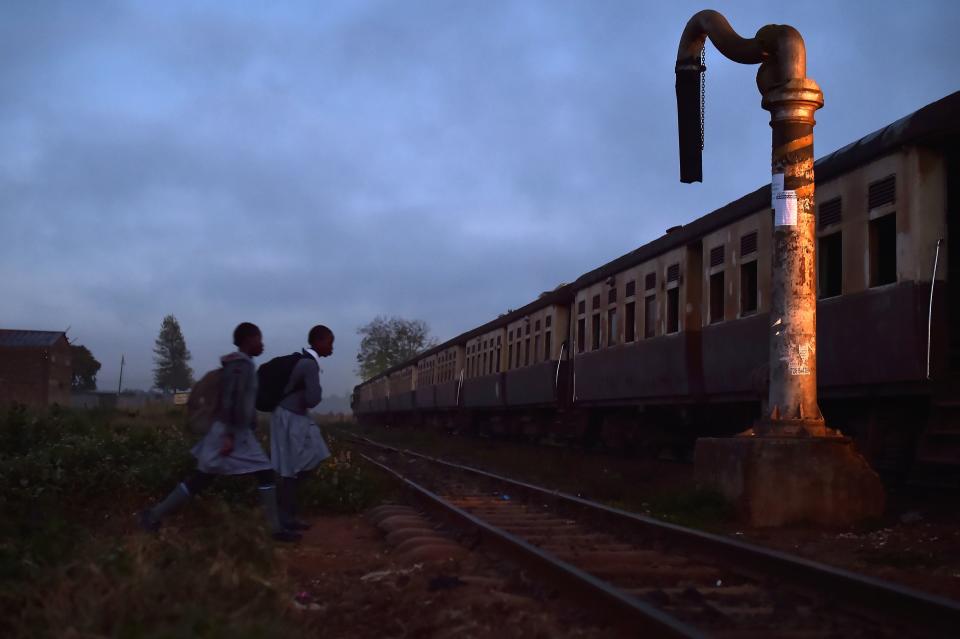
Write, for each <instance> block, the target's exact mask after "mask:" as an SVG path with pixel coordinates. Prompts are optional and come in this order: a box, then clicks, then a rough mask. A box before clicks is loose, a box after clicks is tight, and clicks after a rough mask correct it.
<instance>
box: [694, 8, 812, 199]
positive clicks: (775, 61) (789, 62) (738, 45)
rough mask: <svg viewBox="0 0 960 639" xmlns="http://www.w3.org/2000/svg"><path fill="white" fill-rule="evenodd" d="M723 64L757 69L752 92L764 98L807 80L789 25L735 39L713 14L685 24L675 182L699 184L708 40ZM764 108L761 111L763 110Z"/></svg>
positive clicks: (801, 52) (800, 51) (803, 49)
mask: <svg viewBox="0 0 960 639" xmlns="http://www.w3.org/2000/svg"><path fill="white" fill-rule="evenodd" d="M708 37H709V38H710V41H711V42H713V44H714V46H716V47H717V49H718V50H719V51H720V53H722V54H723V55H724V56H726V57H727V58H730V59H731V60H733V61H734V62H739V63H741V64H759V65H760V69H759V70H758V71H757V88H758V89H759V90H760V94H761V95H762V96H763V97H764V98H767V95H768V93H769V92H771V91H772V90H774V89H776V88H777V87H781V86H784V85H786V84H787V83H788V82H790V81H791V80H803V79H804V78H805V77H806V74H807V53H806V47H805V46H804V44H803V38H802V37H801V36H800V33H799V32H798V31H797V30H796V29H794V28H793V27H791V26H789V25H782V24H768V25H766V26H764V27H761V28H760V30H759V31H757V34H756V36H755V37H753V38H743V37H740V36H739V35H738V34H737V32H736V31H734V30H733V27H731V26H730V23H729V22H727V19H726V18H724V17H723V16H722V15H721V14H719V13H717V12H716V11H710V10H707V11H700V12H699V13H697V14H696V15H694V16H693V17H692V18H690V20H689V21H688V22H687V26H686V27H684V29H683V34H682V35H681V36H680V46H679V48H678V49H677V66H676V73H677V125H678V126H677V130H678V133H679V137H680V181H681V182H686V183H689V182H700V181H702V180H703V161H702V151H703V138H702V129H701V128H700V125H701V120H700V118H701V113H700V101H701V99H702V96H701V95H700V73H702V72H704V71H706V69H704V68H702V67H701V66H700V52H701V51H702V50H703V45H704V43H705V42H706V39H707V38H708ZM764 108H766V107H764Z"/></svg>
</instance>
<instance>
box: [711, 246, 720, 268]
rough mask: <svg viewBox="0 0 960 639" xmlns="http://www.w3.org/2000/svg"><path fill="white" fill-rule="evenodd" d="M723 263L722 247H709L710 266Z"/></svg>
mask: <svg viewBox="0 0 960 639" xmlns="http://www.w3.org/2000/svg"><path fill="white" fill-rule="evenodd" d="M721 264H723V247H722V246H715V247H713V248H712V249H710V266H711V267H714V266H720V265H721Z"/></svg>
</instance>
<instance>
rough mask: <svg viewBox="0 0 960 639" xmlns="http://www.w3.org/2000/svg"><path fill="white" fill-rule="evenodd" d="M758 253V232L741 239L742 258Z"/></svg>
mask: <svg viewBox="0 0 960 639" xmlns="http://www.w3.org/2000/svg"><path fill="white" fill-rule="evenodd" d="M756 252H757V232H756V231H754V232H753V233H747V234H746V235H744V236H742V237H741V238H740V256H741V257H743V256H744V255H750V254H751V253H756Z"/></svg>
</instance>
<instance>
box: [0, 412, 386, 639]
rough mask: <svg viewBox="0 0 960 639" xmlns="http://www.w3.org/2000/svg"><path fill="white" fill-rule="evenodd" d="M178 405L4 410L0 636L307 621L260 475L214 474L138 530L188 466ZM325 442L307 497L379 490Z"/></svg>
mask: <svg viewBox="0 0 960 639" xmlns="http://www.w3.org/2000/svg"><path fill="white" fill-rule="evenodd" d="M184 418H185V414H184V412H183V410H182V409H171V408H169V407H162V408H158V409H155V410H150V409H145V410H143V411H137V412H133V413H127V412H119V411H70V410H61V409H52V410H50V411H48V412H46V413H34V412H30V411H28V410H26V409H24V408H23V407H13V408H10V409H8V410H6V411H4V412H0V487H2V488H0V636H3V637H8V636H10V637H21V636H22V637H46V636H49V637H60V636H78V637H88V636H108V635H109V636H117V637H158V638H159V637H179V636H196V637H264V636H284V637H290V636H302V635H303V634H304V633H306V632H307V628H306V627H304V626H303V620H298V621H297V623H296V624H293V623H292V622H291V621H290V620H288V619H286V618H285V616H284V615H285V614H286V607H285V605H284V602H285V601H286V599H287V598H288V597H289V595H290V592H289V590H290V587H289V586H290V585H289V584H288V583H286V581H285V579H286V578H285V576H284V575H283V571H282V567H281V566H279V565H278V564H277V562H275V560H274V546H273V543H272V542H271V541H269V539H268V537H267V536H266V535H265V533H264V531H263V527H262V523H261V522H262V520H263V517H262V515H261V514H260V512H259V508H258V507H256V506H252V505H253V504H254V503H255V500H256V491H255V490H253V480H252V479H249V478H244V479H243V480H238V481H229V480H220V481H218V482H216V483H215V484H214V487H213V488H212V489H211V490H210V495H209V496H208V497H207V496H205V497H204V498H203V499H199V500H197V501H196V502H195V503H194V504H192V505H191V507H190V508H189V509H187V510H186V511H185V512H184V515H183V517H182V518H178V519H177V520H175V521H173V522H171V523H173V525H172V526H170V527H169V528H167V529H166V531H165V532H162V533H161V534H160V535H159V536H147V535H143V534H139V533H137V534H132V535H131V534H130V530H131V529H132V528H133V517H132V516H131V515H132V513H133V512H135V511H136V510H138V509H139V508H142V507H144V506H145V505H146V504H148V503H151V502H153V501H155V500H157V499H159V498H161V497H162V496H163V495H165V494H166V493H167V492H168V491H169V490H170V489H171V488H172V487H173V486H174V485H175V484H176V482H177V481H179V480H180V479H181V478H182V477H184V476H185V475H186V474H188V473H189V472H190V471H191V470H192V468H193V467H194V460H193V458H192V457H191V455H190V447H191V446H192V445H193V443H194V442H195V439H196V438H195V437H194V436H192V435H190V434H189V433H188V432H187V430H186V429H185V419H184ZM267 434H268V433H267V429H266V428H261V429H259V431H258V436H259V437H260V438H261V439H265V438H266V437H267ZM330 446H331V450H332V451H333V453H334V454H333V458H332V459H331V460H329V461H328V462H326V463H325V464H324V465H323V466H321V468H320V469H319V470H318V472H316V473H315V474H314V477H312V478H311V479H310V480H308V481H306V482H304V483H305V486H304V494H305V499H304V502H305V504H304V505H305V506H307V507H309V508H311V509H320V510H326V511H334V512H355V511H357V510H359V509H362V508H365V507H367V506H368V505H370V504H372V503H374V502H375V501H377V500H378V499H379V495H380V494H381V491H382V483H381V482H382V481H383V480H381V479H380V478H379V477H378V476H375V475H374V474H373V473H371V472H370V471H368V470H366V469H365V468H363V467H361V466H359V465H357V464H356V463H355V461H354V460H353V459H352V458H351V455H350V453H349V452H347V451H343V450H340V447H339V446H338V444H337V442H336V441H335V440H332V439H331V441H330ZM252 508H256V509H255V510H254V509H252ZM177 521H179V522H184V521H186V522H187V527H186V528H184V529H178V528H177V527H176V525H177V523H176V522H177ZM315 630H316V629H314V631H315Z"/></svg>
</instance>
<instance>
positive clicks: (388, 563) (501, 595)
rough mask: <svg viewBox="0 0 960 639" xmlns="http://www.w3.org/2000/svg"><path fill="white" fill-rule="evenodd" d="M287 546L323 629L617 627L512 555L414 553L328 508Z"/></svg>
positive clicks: (298, 610)
mask: <svg viewBox="0 0 960 639" xmlns="http://www.w3.org/2000/svg"><path fill="white" fill-rule="evenodd" d="M311 523H312V524H313V527H312V528H311V529H310V530H309V531H307V532H306V533H305V535H304V539H303V541H301V542H300V543H299V544H298V545H296V546H294V547H292V548H290V549H284V550H281V551H279V552H281V553H282V555H283V558H284V560H285V561H286V565H287V566H288V573H289V574H290V576H291V577H292V578H293V579H294V581H295V582H296V583H297V584H298V586H297V594H296V596H295V598H294V600H293V601H291V602H290V607H291V610H292V611H293V614H298V615H305V616H308V617H310V618H312V619H311V621H313V622H319V624H318V627H319V628H321V629H322V633H323V636H326V637H398V638H399V637H430V638H437V639H442V638H448V637H449V638H453V637H458V638H460V637H464V638H491V639H493V638H496V639H507V638H513V637H517V638H519V637H527V638H531V637H536V638H539V637H542V638H544V639H546V638H552V637H570V638H573V637H577V638H594V637H596V638H599V637H617V636H618V634H617V632H616V631H615V630H614V629H612V628H610V627H605V626H604V624H603V622H602V620H601V619H597V618H592V617H591V616H590V613H588V612H586V611H582V610H578V608H577V606H576V605H575V604H574V602H570V601H565V600H564V599H563V598H561V597H558V596H556V594H555V593H551V592H549V591H548V590H544V589H543V587H542V586H541V585H539V584H537V583H536V582H534V581H531V580H529V579H528V578H527V577H526V575H525V574H524V573H523V572H521V571H519V570H517V569H516V568H514V567H512V566H511V565H510V564H508V563H506V562H504V561H501V560H498V559H497V558H496V557H492V556H489V555H486V554H483V553H481V552H465V553H464V556H463V557H462V558H461V559H459V560H447V561H427V562H422V561H421V562H413V561H411V560H409V559H404V557H403V556H402V555H400V553H399V552H398V551H397V550H396V549H394V548H391V547H390V546H388V545H387V543H386V541H385V537H384V533H382V532H381V531H380V530H379V529H378V528H376V527H375V526H374V525H373V524H371V523H370V522H369V521H367V520H366V519H365V518H364V517H362V516H353V515H351V516H321V517H317V518H315V519H313V520H312V521H311Z"/></svg>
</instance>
